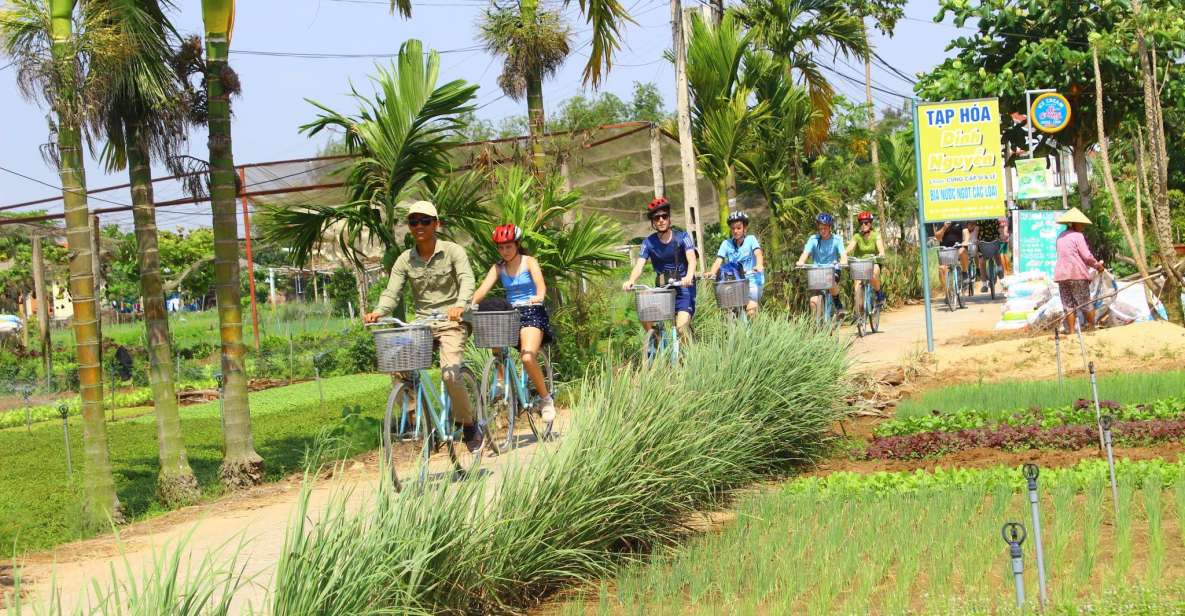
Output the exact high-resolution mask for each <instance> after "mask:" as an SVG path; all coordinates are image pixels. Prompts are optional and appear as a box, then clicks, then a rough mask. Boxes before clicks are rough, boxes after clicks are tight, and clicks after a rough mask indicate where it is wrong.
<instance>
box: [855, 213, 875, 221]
mask: <svg viewBox="0 0 1185 616" xmlns="http://www.w3.org/2000/svg"><path fill="white" fill-rule="evenodd" d="M856 220H858V221H860V222H864V221H868V222H872V212H860V213H859V214H857V215H856Z"/></svg>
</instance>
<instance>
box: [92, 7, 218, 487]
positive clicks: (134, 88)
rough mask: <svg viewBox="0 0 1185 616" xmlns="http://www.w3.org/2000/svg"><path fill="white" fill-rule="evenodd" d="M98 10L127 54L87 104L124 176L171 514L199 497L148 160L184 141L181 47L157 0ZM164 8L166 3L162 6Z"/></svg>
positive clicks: (106, 69) (109, 158)
mask: <svg viewBox="0 0 1185 616" xmlns="http://www.w3.org/2000/svg"><path fill="white" fill-rule="evenodd" d="M89 3H90V4H94V5H100V6H103V7H104V8H105V10H106V12H107V17H108V19H109V22H108V25H109V27H110V29H111V30H112V31H113V33H115V34H116V35H117V36H118V38H119V40H121V41H122V42H121V45H122V46H123V47H124V48H125V49H126V50H127V53H125V54H121V55H119V56H117V57H115V58H111V59H110V60H109V61H106V62H103V63H102V64H100V65H96V66H95V70H98V71H101V72H102V73H103V74H104V75H105V79H104V80H103V91H102V92H96V93H95V96H94V97H92V99H91V100H92V105H91V115H92V117H91V122H92V124H93V126H94V130H95V132H96V133H97V134H100V135H102V137H103V138H104V139H105V141H106V144H105V146H104V148H103V150H102V159H103V162H104V164H105V165H106V167H107V170H108V171H109V172H113V171H118V170H127V172H128V176H129V181H130V183H131V193H132V207H133V209H132V216H133V220H134V223H135V230H136V243H137V246H138V248H139V250H138V251H137V258H138V265H139V270H140V293H141V295H142V297H143V298H144V323H145V328H146V330H147V337H148V359H149V370H148V380H149V383H150V384H151V386H152V398H153V405H154V406H155V410H156V426H157V431H156V433H157V442H158V455H159V459H160V474H159V475H158V477H157V496H158V498H159V499H160V500H161V502H163V503H164V504H165V505H167V506H170V507H175V506H180V505H185V504H188V503H190V502H193V501H195V500H197V498H198V496H200V492H199V490H198V485H197V480H196V479H195V478H194V475H193V470H192V469H191V468H190V467H189V461H188V458H187V456H186V453H185V443H184V442H183V441H182V439H181V416H180V415H179V414H178V412H177V392H176V385H175V382H174V375H173V349H172V343H171V341H170V337H169V319H168V313H167V312H166V310H165V297H164V286H163V285H164V281H163V278H162V275H161V265H160V254H159V250H158V248H157V233H156V208H155V205H154V201H153V195H152V169H151V160H152V157H153V154H154V153H155V154H156V155H157V157H158V158H167V157H169V156H171V155H172V154H173V153H174V152H176V151H177V149H178V147H179V146H180V144H181V143H182V141H183V140H184V138H185V128H186V121H185V119H186V117H187V111H188V109H187V107H186V105H185V101H186V100H187V97H186V96H185V95H184V88H183V87H182V83H181V82H180V80H179V79H178V77H177V75H176V74H175V73H174V72H173V69H172V66H171V60H172V58H173V54H174V49H173V43H176V42H179V40H180V37H179V36H178V35H177V32H176V30H175V29H174V28H173V25H172V24H171V23H169V20H168V18H167V17H165V14H164V11H163V10H162V6H161V3H160V2H159V1H158V0H89ZM166 6H167V4H166Z"/></svg>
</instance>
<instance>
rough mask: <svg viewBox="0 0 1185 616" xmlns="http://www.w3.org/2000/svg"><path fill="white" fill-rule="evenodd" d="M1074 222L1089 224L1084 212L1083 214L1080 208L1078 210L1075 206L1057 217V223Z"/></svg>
mask: <svg viewBox="0 0 1185 616" xmlns="http://www.w3.org/2000/svg"><path fill="white" fill-rule="evenodd" d="M1074 222H1076V223H1081V224H1084V225H1089V224H1091V222H1090V219H1089V218H1087V217H1086V214H1083V213H1082V210H1080V209H1078V208H1076V207H1075V208H1070V211H1068V212H1066V213H1065V214H1062V215H1061V216H1060V217H1059V218H1058V219H1057V223H1058V224H1059V225H1068V224H1070V223H1074Z"/></svg>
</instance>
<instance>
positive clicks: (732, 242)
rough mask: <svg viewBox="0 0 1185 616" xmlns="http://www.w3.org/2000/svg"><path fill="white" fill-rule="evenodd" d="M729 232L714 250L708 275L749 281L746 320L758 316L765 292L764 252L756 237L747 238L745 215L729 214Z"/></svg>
mask: <svg viewBox="0 0 1185 616" xmlns="http://www.w3.org/2000/svg"><path fill="white" fill-rule="evenodd" d="M728 230H729V235H730V237H728V238H725V240H724V241H722V242H720V250H718V251H716V261H715V262H713V263H712V269H711V270H710V271H709V272H708V278H716V276H717V275H719V276H721V277H722V278H725V279H727V278H732V279H735V280H740V279H741V278H747V279H748V280H749V302H748V303H747V304H746V305H745V312H747V313H749V317H750V318H751V317H753V316H755V315H756V314H757V304H758V302H760V301H761V295H762V293H763V292H764V291H765V251H763V250H762V249H761V243H760V242H758V241H757V237H756V236H754V235H749V216H748V215H747V214H745V213H744V212H733V213H731V214H729V215H728Z"/></svg>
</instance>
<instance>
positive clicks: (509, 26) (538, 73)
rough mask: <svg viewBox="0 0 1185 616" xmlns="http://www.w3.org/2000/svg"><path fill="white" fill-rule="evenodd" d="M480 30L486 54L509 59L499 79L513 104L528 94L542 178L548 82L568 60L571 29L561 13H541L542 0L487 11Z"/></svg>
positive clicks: (533, 151) (536, 161)
mask: <svg viewBox="0 0 1185 616" xmlns="http://www.w3.org/2000/svg"><path fill="white" fill-rule="evenodd" d="M480 28H481V35H480V36H481V40H482V42H483V43H484V44H485V47H486V51H488V52H490V53H491V54H494V55H502V56H505V58H506V59H505V62H504V63H503V65H502V75H501V76H499V77H498V85H499V86H500V87H501V88H502V91H503V92H505V93H506V95H507V96H509V97H510V98H512V99H514V100H520V99H522V97H523V95H524V94H526V97H527V128H528V131H529V134H530V145H531V166H532V167H533V168H534V169H535V172H536V173H542V172H543V167H544V165H545V162H546V161H545V158H544V152H543V134H544V132H545V131H546V127H545V115H544V112H543V79H544V78H545V77H551V76H552V75H555V72H556V71H557V70H559V68H560V66H561V65H562V64H563V63H564V60H565V59H566V58H567V57H568V53H569V51H570V49H569V46H568V38H569V36H570V31H569V29H568V26H567V24H565V23H564V21H563V18H562V17H561V16H560V14H559V13H557V12H555V11H546V10H543V11H541V10H539V2H538V0H521V1H520V2H519V4H518V6H517V7H514V8H503V7H498V6H495V7H494V8H492V9H489V10H487V11H486V13H485V16H484V18H483V20H482V23H481V26H480Z"/></svg>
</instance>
